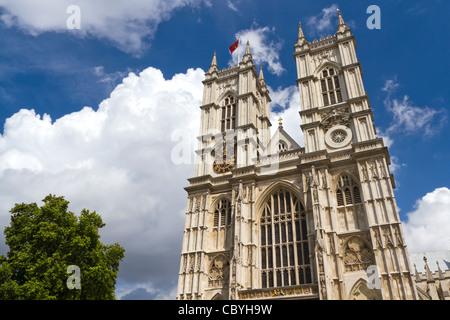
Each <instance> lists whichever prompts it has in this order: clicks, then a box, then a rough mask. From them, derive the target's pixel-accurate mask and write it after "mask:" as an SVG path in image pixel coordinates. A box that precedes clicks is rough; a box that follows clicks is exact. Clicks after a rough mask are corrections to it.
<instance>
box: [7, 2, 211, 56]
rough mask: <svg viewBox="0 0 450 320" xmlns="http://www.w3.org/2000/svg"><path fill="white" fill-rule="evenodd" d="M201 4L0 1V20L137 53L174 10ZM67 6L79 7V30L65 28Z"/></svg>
mask: <svg viewBox="0 0 450 320" xmlns="http://www.w3.org/2000/svg"><path fill="white" fill-rule="evenodd" d="M201 4H205V5H207V6H210V5H211V3H210V1H208V0H114V1H91V0H76V1H74V0H58V1H53V0H40V1H29V0H0V7H2V8H4V9H5V11H4V12H3V14H2V15H1V16H0V20H1V21H3V23H4V24H5V25H7V26H9V27H12V26H17V27H19V28H21V29H23V30H24V31H26V32H29V33H31V34H33V35H38V34H41V33H44V32H49V31H50V32H52V31H56V32H70V33H72V34H77V35H81V36H86V35H88V36H93V37H98V38H101V39H107V40H109V41H111V42H112V43H114V44H115V45H116V46H117V47H119V48H120V49H121V50H123V51H125V52H128V53H133V54H139V53H141V51H142V50H143V49H144V48H145V47H146V46H147V45H148V40H151V39H152V38H153V36H154V34H155V32H156V30H157V28H158V25H159V24H160V23H161V22H163V21H167V20H169V19H170V16H171V14H172V12H173V11H174V10H177V9H180V8H182V7H185V6H194V7H195V6H200V5H201ZM70 5H77V6H79V7H80V10H81V16H80V17H81V29H80V30H68V28H67V19H68V18H69V17H70V16H71V14H68V13H67V8H68V7H69V6H70Z"/></svg>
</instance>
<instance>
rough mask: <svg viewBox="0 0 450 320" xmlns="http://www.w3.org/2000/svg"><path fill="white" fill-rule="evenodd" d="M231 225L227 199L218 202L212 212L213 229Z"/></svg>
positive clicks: (229, 207)
mask: <svg viewBox="0 0 450 320" xmlns="http://www.w3.org/2000/svg"><path fill="white" fill-rule="evenodd" d="M230 224H231V205H230V201H228V200H227V199H223V200H220V201H219V203H218V204H217V206H216V210H215V211H214V227H224V226H228V225H230Z"/></svg>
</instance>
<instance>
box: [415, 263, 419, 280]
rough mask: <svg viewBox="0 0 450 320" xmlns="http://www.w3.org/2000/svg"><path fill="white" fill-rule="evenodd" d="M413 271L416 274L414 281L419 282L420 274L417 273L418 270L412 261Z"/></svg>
mask: <svg viewBox="0 0 450 320" xmlns="http://www.w3.org/2000/svg"><path fill="white" fill-rule="evenodd" d="M414 272H415V274H416V282H420V275H419V272H418V271H417V267H416V264H415V263H414Z"/></svg>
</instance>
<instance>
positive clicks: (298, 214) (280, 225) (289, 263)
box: [260, 189, 311, 288]
mask: <svg viewBox="0 0 450 320" xmlns="http://www.w3.org/2000/svg"><path fill="white" fill-rule="evenodd" d="M260 244H261V285H262V287H263V288H270V287H282V286H294V285H299V284H305V283H311V266H310V258H309V247H308V235H307V224H306V216H305V213H304V208H303V205H302V204H301V202H300V201H299V200H298V199H297V197H296V196H295V195H294V194H292V193H291V192H290V191H289V190H286V189H279V190H278V191H277V192H275V193H273V194H272V195H271V196H270V197H269V199H268V200H267V202H266V203H265V205H264V208H263V212H262V217H261V219H260Z"/></svg>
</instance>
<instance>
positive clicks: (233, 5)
mask: <svg viewBox="0 0 450 320" xmlns="http://www.w3.org/2000/svg"><path fill="white" fill-rule="evenodd" d="M238 3H239V1H236V2H235V3H234V2H233V1H231V0H227V6H228V8H230V9H231V10H233V11H234V12H236V13H239V10H238V8H237V7H236V4H238Z"/></svg>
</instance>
